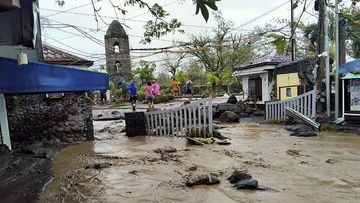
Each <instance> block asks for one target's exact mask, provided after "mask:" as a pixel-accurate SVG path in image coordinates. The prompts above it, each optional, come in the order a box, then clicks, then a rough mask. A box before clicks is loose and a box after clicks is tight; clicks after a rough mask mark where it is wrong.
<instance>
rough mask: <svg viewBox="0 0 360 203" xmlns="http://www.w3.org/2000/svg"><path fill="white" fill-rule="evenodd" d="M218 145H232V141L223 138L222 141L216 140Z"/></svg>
mask: <svg viewBox="0 0 360 203" xmlns="http://www.w3.org/2000/svg"><path fill="white" fill-rule="evenodd" d="M216 143H217V144H218V145H230V144H231V143H230V142H229V141H227V140H222V141H218V142H216Z"/></svg>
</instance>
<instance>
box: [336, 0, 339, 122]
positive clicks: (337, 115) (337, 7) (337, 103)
mask: <svg viewBox="0 0 360 203" xmlns="http://www.w3.org/2000/svg"><path fill="white" fill-rule="evenodd" d="M339 48H340V47H339V0H335V119H337V118H339V72H338V71H339V64H340V63H339V58H340V57H339Z"/></svg>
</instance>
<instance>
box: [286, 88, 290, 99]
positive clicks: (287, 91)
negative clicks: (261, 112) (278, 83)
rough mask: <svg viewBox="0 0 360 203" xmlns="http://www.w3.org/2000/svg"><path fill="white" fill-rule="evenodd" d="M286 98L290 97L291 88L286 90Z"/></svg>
mask: <svg viewBox="0 0 360 203" xmlns="http://www.w3.org/2000/svg"><path fill="white" fill-rule="evenodd" d="M286 97H291V88H290V87H288V88H286Z"/></svg>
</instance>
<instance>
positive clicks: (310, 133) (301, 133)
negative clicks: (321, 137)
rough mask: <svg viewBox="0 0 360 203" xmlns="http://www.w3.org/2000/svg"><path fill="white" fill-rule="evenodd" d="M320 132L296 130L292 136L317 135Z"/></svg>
mask: <svg viewBox="0 0 360 203" xmlns="http://www.w3.org/2000/svg"><path fill="white" fill-rule="evenodd" d="M317 135H318V134H317V133H316V132H294V133H291V134H290V136H295V137H315V136H317Z"/></svg>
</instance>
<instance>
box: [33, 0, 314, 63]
mask: <svg viewBox="0 0 360 203" xmlns="http://www.w3.org/2000/svg"><path fill="white" fill-rule="evenodd" d="M90 2H91V0H66V3H65V5H64V6H63V7H59V6H58V5H57V4H56V3H55V0H40V9H41V10H40V12H41V16H44V17H46V18H48V19H49V23H51V24H53V26H54V27H56V28H45V30H44V31H43V33H42V34H43V41H44V42H46V43H48V44H51V45H53V46H56V47H60V48H63V49H65V50H69V51H72V52H76V53H79V55H80V56H83V57H84V56H88V55H90V54H96V55H91V57H92V60H94V61H96V64H98V65H99V64H105V60H104V58H105V55H104V53H105V49H104V47H103V46H102V45H101V43H96V42H94V41H96V40H95V39H97V40H100V41H101V42H103V41H104V34H105V31H106V29H107V25H106V24H105V23H107V24H109V23H111V21H112V20H114V19H119V21H120V22H121V23H123V24H125V25H126V26H127V27H128V28H125V29H126V31H127V33H128V34H129V35H130V36H129V39H130V47H131V48H144V47H164V46H169V45H171V44H172V41H173V40H182V41H187V40H188V38H189V34H197V33H205V34H206V33H210V32H211V30H212V29H213V28H212V27H214V26H215V25H216V24H215V22H214V18H213V17H212V16H210V19H209V21H208V22H207V23H206V22H205V20H204V19H203V18H202V16H201V15H195V6H194V5H193V3H192V0H157V1H155V0H149V1H146V2H148V3H149V4H150V5H152V4H153V3H155V2H157V3H158V4H160V5H163V6H164V8H165V9H166V10H167V11H168V12H169V13H170V14H171V16H170V17H171V18H177V19H179V20H180V21H181V22H182V23H183V24H184V26H183V27H182V29H184V30H185V34H179V33H176V34H169V35H168V36H166V37H163V38H161V39H160V40H153V42H152V43H151V44H148V45H143V44H140V43H139V41H140V40H141V36H142V35H143V32H144V29H143V25H144V24H145V23H144V21H147V20H148V19H150V18H151V15H150V14H149V13H148V12H147V10H146V9H139V8H137V7H131V6H127V7H124V5H123V4H124V0H112V2H113V3H114V4H116V5H121V6H122V8H123V9H124V10H126V11H128V12H127V13H126V15H122V14H121V13H119V12H117V15H118V17H117V16H116V14H115V12H114V10H113V8H112V6H111V4H110V3H109V0H102V1H100V2H97V3H96V6H97V8H100V7H101V10H100V12H99V13H100V14H101V15H102V16H104V18H103V20H104V21H105V23H104V22H102V21H101V20H100V19H99V23H98V27H99V28H100V29H101V30H100V31H96V28H97V23H96V21H95V19H94V16H93V9H92V5H91V4H90ZM313 4H314V0H307V5H308V6H307V12H306V13H304V15H303V17H302V20H305V21H316V20H317V18H316V16H315V15H317V12H315V11H314V10H313ZM76 7H77V8H76ZM218 7H219V10H220V11H221V12H222V13H223V16H224V17H225V19H226V20H231V21H232V22H233V23H234V25H235V27H238V26H240V25H243V26H241V27H239V29H237V30H236V32H238V33H244V32H248V31H249V30H251V29H253V28H254V27H256V26H263V25H265V24H266V23H273V24H274V23H275V21H274V19H290V0H222V1H220V2H219V3H218ZM72 8H75V9H72ZM69 9H72V10H70V11H67V10H69ZM301 10H302V5H299V7H298V8H297V9H296V10H295V16H296V17H297V16H298V15H299V14H300V13H301ZM254 19H255V20H254ZM249 21H251V22H250V23H248V24H246V25H244V23H247V22H249ZM61 23H65V24H71V25H76V26H78V27H80V29H82V30H84V31H86V32H87V34H89V35H90V36H88V37H90V38H91V37H94V39H93V40H90V39H88V38H86V37H85V36H83V34H81V33H80V32H78V31H77V30H76V29H74V28H72V27H65V26H62V25H61ZM88 28H89V29H88ZM90 28H91V29H93V30H90ZM138 55H144V53H132V56H138ZM161 58H162V56H161V55H157V56H152V57H148V58H143V59H145V60H146V59H147V60H158V59H161Z"/></svg>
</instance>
